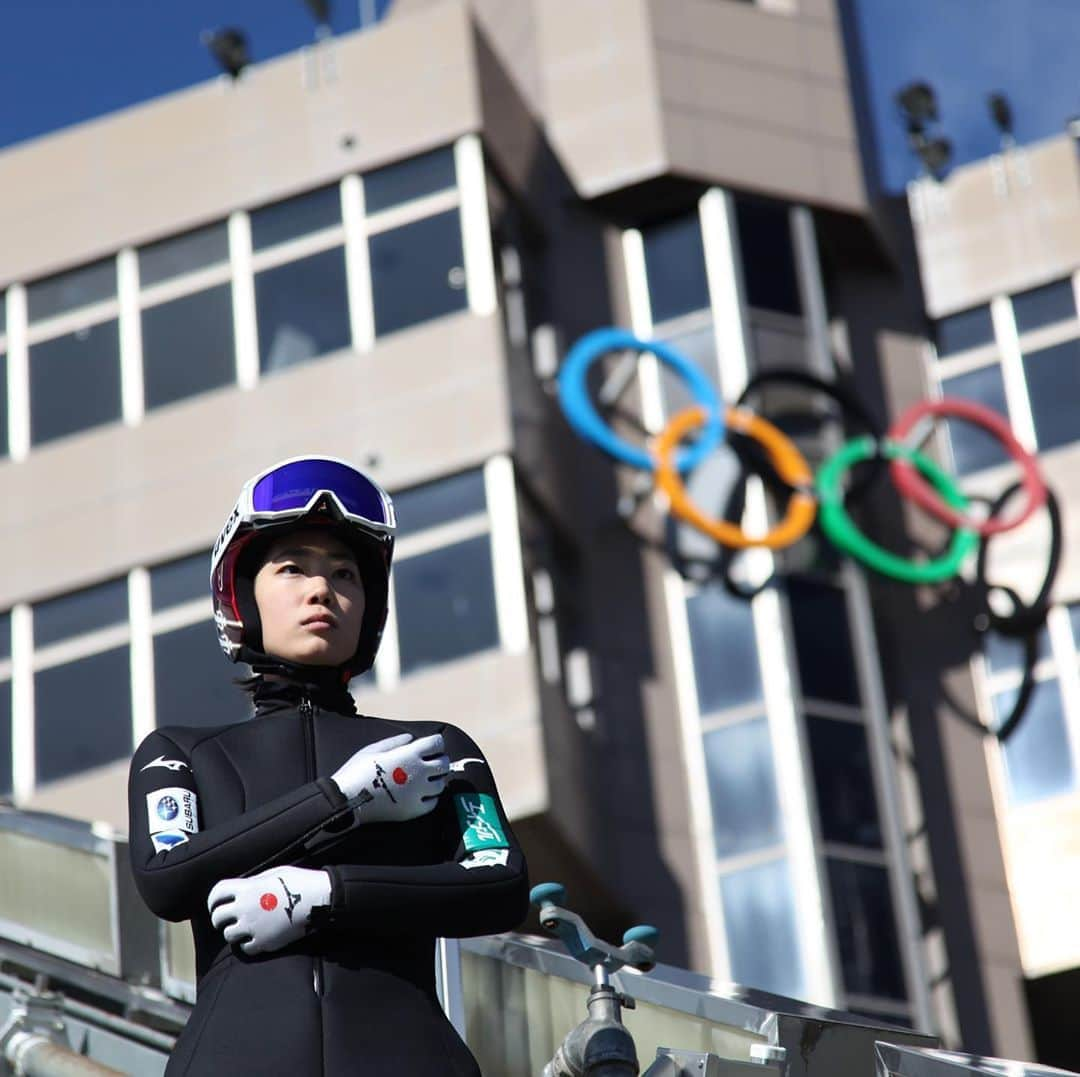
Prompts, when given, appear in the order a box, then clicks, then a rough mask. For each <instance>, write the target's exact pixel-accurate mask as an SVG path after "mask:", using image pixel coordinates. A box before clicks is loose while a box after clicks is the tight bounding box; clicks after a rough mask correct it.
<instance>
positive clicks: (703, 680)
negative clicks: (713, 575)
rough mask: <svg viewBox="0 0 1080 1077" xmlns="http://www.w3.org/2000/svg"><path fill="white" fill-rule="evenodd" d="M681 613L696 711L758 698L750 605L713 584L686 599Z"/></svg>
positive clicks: (717, 709)
mask: <svg viewBox="0 0 1080 1077" xmlns="http://www.w3.org/2000/svg"><path fill="white" fill-rule="evenodd" d="M686 615H687V618H688V619H689V621H690V649H691V651H692V652H693V655H694V679H695V680H696V682H697V693H698V703H699V704H700V707H701V713H702V714H709V713H711V712H714V711H722V710H726V709H727V708H729V707H736V706H739V705H740V704H743V703H756V702H759V701H760V700H761V699H762V694H761V670H760V667H759V665H758V653H757V641H756V639H755V637H754V622H753V618H752V617H751V615H750V604H749V603H748V602H743V601H741V600H739V599H736V598H732V597H731V596H730V595H729V594H728V593H727V592H726V591H725V590H724V589H723V588H722V587H720V586H719V585H718V584H713V585H710V586H708V587H703V588H702V589H701V590H700V591H699V592H698V593H697V594H696V595H693V596H692V597H690V598H688V599H687V601H686Z"/></svg>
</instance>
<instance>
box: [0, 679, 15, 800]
mask: <svg viewBox="0 0 1080 1077" xmlns="http://www.w3.org/2000/svg"><path fill="white" fill-rule="evenodd" d="M12 777H13V767H12V760H11V681H0V797H2V796H7V795H8V794H10V793H11V789H12Z"/></svg>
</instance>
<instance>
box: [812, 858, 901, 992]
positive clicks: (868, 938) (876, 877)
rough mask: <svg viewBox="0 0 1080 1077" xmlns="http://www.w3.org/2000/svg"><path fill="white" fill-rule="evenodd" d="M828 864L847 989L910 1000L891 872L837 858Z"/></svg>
mask: <svg viewBox="0 0 1080 1077" xmlns="http://www.w3.org/2000/svg"><path fill="white" fill-rule="evenodd" d="M828 865H829V890H830V892H831V894H832V900H833V915H834V917H835V919H836V939H837V943H838V944H839V947H840V967H841V968H842V969H843V975H844V988H845V990H847V991H849V992H851V993H852V994H858V995H879V996H881V997H882V998H895V999H904V998H907V989H906V988H905V986H904V968H903V965H902V964H901V961H900V944H899V942H898V940H897V935H896V920H895V918H894V916H893V905H892V895H891V894H890V893H889V875H888V872H887V871H886V869H885V868H883V867H878V866H877V865H875V864H853V863H850V862H849V861H845V860H834V859H832V858H831V857H830V858H829V859H828Z"/></svg>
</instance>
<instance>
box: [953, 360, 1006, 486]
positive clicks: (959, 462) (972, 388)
mask: <svg viewBox="0 0 1080 1077" xmlns="http://www.w3.org/2000/svg"><path fill="white" fill-rule="evenodd" d="M941 391H942V393H943V394H944V395H945V396H958V397H961V398H963V399H964V400H974V401H976V402H977V403H979V404H983V405H985V406H986V407H988V408H990V409H992V410H993V411H996V412H997V413H998V414H999V415H1005V416H1007V415H1008V414H1009V406H1008V404H1007V403H1006V401H1005V382H1004V379H1003V378H1002V374H1001V366H1000V365H999V364H998V363H996V362H995V363H991V364H990V365H989V366H984V367H980V368H979V369H978V370H972V371H970V372H969V373H967V374H958V375H956V376H955V377H952V378H942V380H941ZM945 426H946V429H947V430H948V432H949V444H950V445H951V446H952V455H953V466H954V467H955V469H956V473H957V474H958V475H971V474H973V473H974V472H976V471H982V470H983V469H984V468H988V467H994V466H996V465H997V464H1003V463H1004V462H1005V461H1006V460H1008V459H1009V454H1008V453H1007V452H1006V451H1005V449H1004V448H1003V447H1002V445H1001V442H1000V441H998V439H997V438H995V437H993V436H992V435H991V434H990V433H989V432H987V431H986V430H983V428H982V427H981V426H975V425H974V423H960V422H952V421H948V420H946V423H945Z"/></svg>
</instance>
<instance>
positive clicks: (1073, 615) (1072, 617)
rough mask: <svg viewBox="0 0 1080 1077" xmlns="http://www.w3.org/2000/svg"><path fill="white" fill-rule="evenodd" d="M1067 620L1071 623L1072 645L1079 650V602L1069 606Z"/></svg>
mask: <svg viewBox="0 0 1080 1077" xmlns="http://www.w3.org/2000/svg"><path fill="white" fill-rule="evenodd" d="M1069 621H1070V622H1071V624H1072V635H1073V646H1075V647H1076V649H1077V650H1080V602H1074V603H1073V604H1072V605H1071V606H1069Z"/></svg>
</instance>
